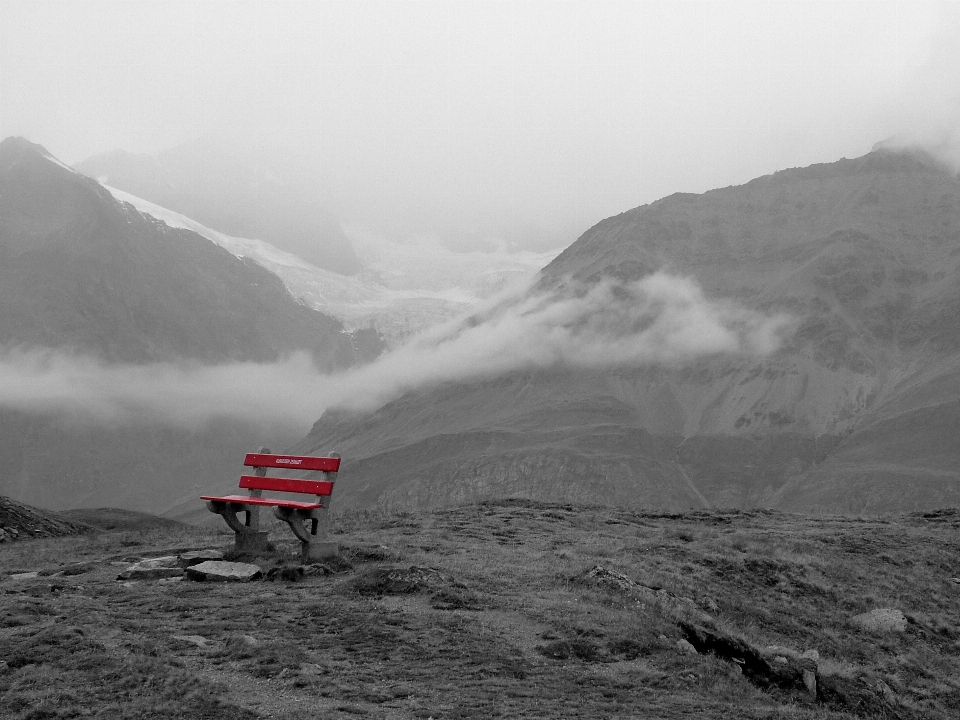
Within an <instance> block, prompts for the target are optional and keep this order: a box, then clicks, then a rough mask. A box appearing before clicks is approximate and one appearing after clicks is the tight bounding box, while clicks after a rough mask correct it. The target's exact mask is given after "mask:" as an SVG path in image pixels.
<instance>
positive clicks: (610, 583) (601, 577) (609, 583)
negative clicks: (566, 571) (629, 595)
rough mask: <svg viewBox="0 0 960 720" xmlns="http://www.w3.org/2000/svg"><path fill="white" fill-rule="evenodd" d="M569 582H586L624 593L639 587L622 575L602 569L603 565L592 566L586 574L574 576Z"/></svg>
mask: <svg viewBox="0 0 960 720" xmlns="http://www.w3.org/2000/svg"><path fill="white" fill-rule="evenodd" d="M571 580H573V581H574V582H577V581H579V582H588V583H590V584H592V585H599V586H601V587H607V588H612V589H614V590H622V591H625V592H629V591H631V590H636V589H637V588H638V587H639V584H638V583H636V582H634V581H633V580H631V579H630V578H628V577H627V576H626V575H624V574H623V573H618V572H616V571H614V570H608V569H607V568H605V567H603V565H594V566H593V567H592V568H590V569H589V570H587V571H586V572H584V573H582V574H580V575H576V576H574V577H573V578H571Z"/></svg>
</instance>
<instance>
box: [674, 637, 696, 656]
mask: <svg viewBox="0 0 960 720" xmlns="http://www.w3.org/2000/svg"><path fill="white" fill-rule="evenodd" d="M677 650H679V651H680V652H684V653H687V654H689V655H699V653H698V652H697V649H696V648H695V647H694V646H693V645H691V644H690V643H689V642H687V641H686V640H683V639H680V640H677Z"/></svg>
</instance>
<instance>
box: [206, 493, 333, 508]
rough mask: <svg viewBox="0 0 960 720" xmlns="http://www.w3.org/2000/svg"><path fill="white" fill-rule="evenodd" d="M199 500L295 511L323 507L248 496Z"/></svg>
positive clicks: (316, 503) (226, 496)
mask: <svg viewBox="0 0 960 720" xmlns="http://www.w3.org/2000/svg"><path fill="white" fill-rule="evenodd" d="M200 499H201V500H213V501H215V502H228V503H236V504H238V505H272V506H275V507H277V506H278V507H289V508H296V509H297V510H317V509H319V508H322V507H323V505H322V504H321V503H318V502H312V503H308V502H299V501H297V500H278V499H274V498H255V497H250V496H249V495H224V496H223V497H213V496H211V495H201V496H200Z"/></svg>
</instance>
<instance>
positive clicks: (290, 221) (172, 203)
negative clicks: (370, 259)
mask: <svg viewBox="0 0 960 720" xmlns="http://www.w3.org/2000/svg"><path fill="white" fill-rule="evenodd" d="M295 165H296V162H295V160H294V159H291V158H289V157H284V156H283V155H282V154H281V153H279V151H268V150H261V151H251V150H249V149H245V148H239V147H237V146H235V145H231V144H229V143H226V142H219V141H217V140H216V139H215V138H212V137H204V138H201V139H199V140H194V141H191V142H187V143H184V144H182V145H179V146H177V147H174V148H171V149H169V150H165V151H163V152H160V153H158V154H157V155H156V156H152V155H136V154H133V153H129V152H125V151H123V150H115V151H112V152H107V153H102V154H99V155H94V156H93V157H89V158H87V159H85V160H83V161H81V162H79V163H77V164H76V165H75V167H76V169H77V170H79V171H80V172H82V173H84V174H85V175H89V176H91V177H94V178H97V179H98V180H99V181H100V182H102V183H103V184H105V185H110V186H112V187H115V188H118V189H120V190H124V191H126V192H129V193H131V194H133V195H136V196H138V197H141V198H143V199H144V200H149V201H150V202H153V203H156V204H157V205H160V206H162V207H165V208H169V209H171V210H174V211H176V212H179V213H182V214H183V215H186V216H188V217H190V218H192V219H194V220H196V221H199V222H201V223H203V224H204V225H208V226H209V227H211V228H213V229H214V230H219V231H221V232H223V233H226V234H228V235H234V236H239V237H244V238H256V239H258V240H263V241H265V242H268V243H270V244H272V245H276V246H277V247H279V248H282V249H284V250H286V251H288V252H291V253H293V254H295V255H298V256H299V257H302V258H303V259H305V260H308V261H310V262H311V263H313V264H314V265H317V266H318V267H321V268H326V269H329V270H333V271H335V272H338V273H342V274H352V273H355V272H357V271H358V270H359V269H360V266H359V264H358V261H357V256H356V253H355V252H354V250H353V247H352V246H351V245H350V241H349V240H348V239H347V237H346V236H345V235H344V234H343V230H342V229H341V228H340V224H339V222H338V221H337V219H336V218H334V217H333V216H332V215H331V214H330V213H329V212H328V211H327V210H325V209H324V206H323V201H322V199H321V197H320V193H319V192H316V191H311V185H310V184H307V183H304V182H302V181H300V178H299V177H297V173H296V168H295Z"/></svg>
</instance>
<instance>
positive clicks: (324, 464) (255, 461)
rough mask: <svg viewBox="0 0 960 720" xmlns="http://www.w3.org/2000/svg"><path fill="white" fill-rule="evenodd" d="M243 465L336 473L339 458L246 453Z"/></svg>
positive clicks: (338, 468) (338, 466) (338, 467)
mask: <svg viewBox="0 0 960 720" xmlns="http://www.w3.org/2000/svg"><path fill="white" fill-rule="evenodd" d="M243 464H244V465H247V466H249V467H267V468H289V469H291V470H321V471H323V472H337V471H338V470H340V458H334V457H308V456H305V455H267V454H265V453H247V457H246V458H244V461H243Z"/></svg>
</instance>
